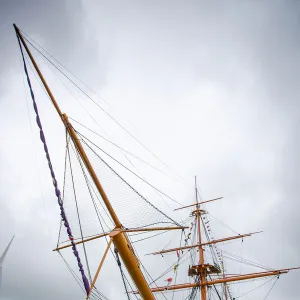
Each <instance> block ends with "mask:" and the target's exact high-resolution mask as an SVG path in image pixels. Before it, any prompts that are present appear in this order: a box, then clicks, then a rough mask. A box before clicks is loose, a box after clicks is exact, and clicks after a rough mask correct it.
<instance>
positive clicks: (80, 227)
mask: <svg viewBox="0 0 300 300" xmlns="http://www.w3.org/2000/svg"><path fill="white" fill-rule="evenodd" d="M67 152H68V158H69V166H70V171H71V179H72V188H73V193H74V200H75V205H76V212H77V218H78V224H79V229H80V235H81V241H82V242H83V231H82V225H81V219H80V214H79V207H78V201H77V194H76V189H75V183H74V176H73V168H72V163H71V157H70V150H69V145H67ZM82 246H83V251H84V256H85V262H86V266H87V269H88V273H89V278H90V282H92V277H91V271H90V266H89V262H88V259H87V254H86V248H85V243H84V242H83V243H82Z"/></svg>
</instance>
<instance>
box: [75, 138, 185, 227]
mask: <svg viewBox="0 0 300 300" xmlns="http://www.w3.org/2000/svg"><path fill="white" fill-rule="evenodd" d="M79 135H80V134H79ZM81 136H82V135H81ZM87 140H88V139H87ZM82 142H83V143H84V144H85V145H86V146H87V147H88V148H89V149H90V150H91V151H92V152H93V153H94V154H95V155H96V156H97V157H98V158H99V159H100V160H101V161H102V162H103V163H104V164H105V165H106V166H107V167H108V168H109V169H110V170H111V171H112V172H113V173H114V174H115V175H117V176H118V177H119V178H120V179H121V180H122V181H123V182H124V183H126V184H127V185H128V186H129V187H130V188H131V189H132V190H133V191H134V192H135V193H136V194H137V195H139V196H140V197H141V198H142V199H143V200H144V201H145V202H146V203H148V204H149V205H150V206H152V207H153V208H154V209H156V210H157V211H158V212H160V213H161V214H162V215H164V216H165V217H166V218H167V219H169V220H171V221H172V222H173V223H174V224H176V225H177V226H179V227H180V224H178V222H176V221H174V220H173V219H171V218H170V217H169V216H167V215H166V214H165V213H163V212H162V211H161V210H159V209H158V208H157V207H155V206H154V205H153V204H152V203H151V202H149V201H148V200H147V199H146V198H145V197H144V196H143V195H141V194H140V193H139V192H138V191H137V190H136V189H134V188H133V187H132V186H131V185H130V184H129V183H128V182H127V181H126V180H125V179H124V178H123V177H121V176H120V175H119V174H118V173H117V172H116V171H115V170H114V169H113V168H112V167H111V166H110V165H109V164H108V163H107V162H106V161H104V160H103V159H102V158H101V157H100V156H99V154H98V153H97V152H95V150H94V149H92V148H91V147H90V146H89V145H88V144H87V143H86V142H85V141H84V140H82ZM91 143H92V142H91ZM92 144H93V145H95V144H94V143H92ZM95 147H97V148H99V147H98V146H97V145H95ZM99 149H100V150H101V151H102V152H104V153H105V154H107V155H108V156H109V157H111V158H112V159H113V160H114V161H116V162H117V163H118V164H120V165H121V166H123V167H124V168H125V169H127V170H128V171H129V172H131V173H132V174H134V175H135V176H137V177H139V176H138V175H137V174H135V173H134V172H133V171H131V170H130V169H128V168H127V167H126V166H124V165H123V164H122V163H120V162H119V161H118V160H116V159H115V158H113V157H112V156H111V155H109V154H108V153H106V152H105V151H103V150H102V149H101V148H99ZM139 178H140V179H141V180H142V181H144V182H145V183H147V184H148V185H149V186H151V187H152V188H155V187H154V186H153V185H151V184H150V183H148V182H147V181H145V180H143V179H142V178H141V177H139ZM155 189H156V190H157V191H159V192H160V193H162V194H163V195H165V196H167V195H166V194H165V193H163V192H162V191H160V190H158V189H157V188H155ZM167 197H168V198H170V197H169V196H167ZM170 199H172V198H170ZM172 200H173V201H175V202H176V200H174V199H172Z"/></svg>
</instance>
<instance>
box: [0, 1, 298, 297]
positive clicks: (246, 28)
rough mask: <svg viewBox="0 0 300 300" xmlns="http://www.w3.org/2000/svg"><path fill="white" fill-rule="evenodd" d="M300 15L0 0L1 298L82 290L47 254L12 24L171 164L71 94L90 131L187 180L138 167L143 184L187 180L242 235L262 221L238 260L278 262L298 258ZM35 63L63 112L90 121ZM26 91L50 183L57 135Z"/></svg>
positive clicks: (273, 10)
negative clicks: (43, 139)
mask: <svg viewBox="0 0 300 300" xmlns="http://www.w3.org/2000/svg"><path fill="white" fill-rule="evenodd" d="M299 16H300V2H299V1H296V0H285V1H276V0H272V1H267V0H265V1H263V0H240V1H233V0H232V1H231V0H230V1H109V2H108V1H91V0H87V1H79V0H72V1H71V0H69V1H66V0H63V1H56V0H55V1H36V0H27V1H21V0H19V1H17V0H12V1H6V0H2V1H1V2H0V38H1V57H0V74H1V76H0V125H1V131H0V138H1V147H0V168H1V173H0V224H1V226H0V252H1V251H3V250H4V249H5V247H6V245H7V244H8V242H9V240H10V238H11V236H12V235H14V234H15V235H16V237H15V240H14V242H13V244H12V247H11V250H10V251H9V253H8V255H7V257H6V260H5V262H4V266H3V287H2V297H3V299H7V300H15V299H20V298H22V299H25V300H26V299H32V298H34V299H45V300H47V299H54V298H55V299H66V298H72V299H83V297H82V294H80V290H78V287H77V286H76V284H75V283H74V282H73V279H72V277H71V276H70V274H69V273H68V271H67V269H66V267H65V266H64V264H63V262H62V261H61V259H60V258H59V257H58V255H56V254H55V253H53V252H52V249H53V248H54V247H55V245H56V238H57V230H58V225H59V211H58V207H57V202H56V199H55V195H54V192H53V187H52V183H51V178H50V176H49V171H48V170H47V165H46V161H45V158H44V153H43V152H42V150H43V149H42V147H41V145H40V142H39V138H38V131H37V128H36V125H35V123H34V115H33V110H32V108H31V106H30V105H31V104H30V99H29V94H28V90H27V87H25V86H24V81H23V80H24V77H23V73H24V72H23V69H22V68H21V64H20V53H19V52H20V51H19V49H18V45H17V40H16V37H15V33H14V30H13V27H12V24H13V23H16V24H17V25H18V26H19V27H20V28H21V29H22V30H24V31H25V32H26V33H27V34H28V35H29V36H30V37H31V38H33V39H34V40H35V41H36V42H38V43H39V44H40V45H42V46H43V47H44V48H45V49H47V51H49V52H50V53H51V54H52V55H53V56H54V57H55V58H56V59H58V60H59V61H60V62H62V63H63V64H64V66H66V67H67V68H68V69H69V70H71V71H72V73H73V74H75V75H76V76H78V77H79V78H80V79H81V80H82V81H83V82H85V83H87V84H88V85H89V86H90V87H91V88H92V90H94V91H96V92H97V94H99V95H101V99H98V100H99V101H100V102H99V103H101V105H103V107H105V108H106V109H107V110H108V111H109V112H111V113H112V114H113V115H114V116H115V117H116V118H117V119H118V120H120V122H121V123H122V124H125V126H126V128H129V130H130V132H133V133H134V135H135V136H137V137H139V139H140V140H141V141H142V142H143V143H144V144H145V145H147V147H149V148H150V149H151V151H152V152H153V153H155V154H156V155H157V156H158V157H159V158H161V159H162V160H163V161H164V162H165V163H166V164H167V165H168V166H169V168H167V167H165V166H163V165H162V164H161V163H159V161H158V160H157V159H155V158H154V157H153V156H151V154H149V152H147V151H146V150H145V149H143V148H142V147H141V146H140V145H138V144H137V143H136V142H134V141H132V139H131V140H130V137H128V135H126V133H125V132H124V131H122V130H120V128H118V127H117V126H116V125H115V124H114V123H113V122H111V120H110V119H109V117H107V116H106V115H104V114H103V113H102V112H101V111H100V110H96V109H95V108H93V106H92V105H91V104H89V103H87V101H86V102H81V103H83V104H84V105H85V106H86V107H87V108H88V110H89V111H90V112H92V114H93V116H94V117H95V118H96V119H97V122H98V123H99V124H98V125H97V126H98V127H97V128H98V130H99V131H100V132H102V133H103V132H104V133H106V134H109V136H110V137H112V140H114V141H116V142H118V143H119V144H121V145H125V146H126V147H127V148H128V149H129V150H130V151H132V152H134V153H137V154H138V155H140V156H142V157H143V158H145V159H146V160H148V161H150V162H151V163H153V164H155V165H156V166H158V167H159V168H164V170H166V171H168V172H169V173H171V174H172V175H173V176H175V177H176V178H177V179H178V178H179V176H178V175H177V174H180V175H181V176H182V177H183V178H184V179H185V184H181V183H178V180H177V181H174V180H173V181H172V180H169V179H168V178H165V177H161V176H156V175H155V174H154V173H153V172H152V171H149V170H148V171H147V170H146V169H145V170H144V169H142V170H143V174H144V175H145V176H146V177H147V179H149V181H150V182H152V183H153V184H155V185H157V186H158V187H159V188H161V189H162V190H164V191H167V193H168V194H170V195H172V197H174V198H175V199H176V200H178V201H179V202H180V203H182V204H185V205H188V204H189V203H191V201H192V199H191V197H192V192H193V190H192V189H193V180H194V179H193V177H194V176H195V175H197V181H198V186H199V188H200V191H201V196H202V197H203V199H211V198H214V197H219V196H224V200H222V201H220V202H218V204H216V203H215V204H212V206H211V207H210V209H211V212H212V214H213V215H214V216H217V217H218V219H220V220H222V222H224V223H226V224H228V225H229V226H230V227H231V228H234V229H235V230H237V231H238V232H240V233H244V232H251V231H257V230H263V233H261V234H259V235H257V236H255V237H253V238H251V239H247V240H246V241H245V246H244V247H245V248H244V255H245V256H247V257H249V258H251V259H253V260H255V261H259V262H261V263H262V264H264V265H267V266H270V267H273V268H286V267H297V266H300V258H299V254H298V253H299V252H300V243H299V241H298V238H299V236H300V229H299V221H298V214H299V212H300V204H299V201H298V195H299V193H300V190H299V189H300V187H299V186H300V184H299V183H300V182H299V179H298V178H299V169H300V168H299V167H300V162H299V158H298V153H299V150H300V149H299V148H300V142H299V137H298V135H299V134H298V126H299V120H300V112H299V106H300V104H299V101H298V100H297V98H298V95H299V94H300V93H299V92H300V85H299V83H298V78H300V76H299V75H300V74H299V72H300V71H299V70H300V68H299V66H300V57H299V54H298V49H299V46H300V36H299V34H298V33H299V31H300V17H299ZM39 61H40V62H41V67H44V69H43V71H45V75H49V77H47V78H49V85H50V86H51V88H53V92H54V94H55V95H56V97H57V100H58V101H59V103H60V104H61V106H62V110H63V111H66V112H67V113H68V114H69V115H70V116H73V117H74V119H77V120H80V121H82V122H90V120H89V119H90V118H89V116H88V115H87V114H86V113H85V112H82V110H80V107H79V105H78V103H77V102H76V101H75V100H74V99H73V98H72V97H71V96H70V95H68V94H66V93H65V92H64V91H63V88H62V87H61V86H59V85H58V84H56V82H57V79H56V81H55V77H53V76H52V75H51V74H50V71H49V70H47V69H46V66H45V65H43V63H42V60H41V58H39V60H38V62H39ZM51 76H52V77H51ZM33 81H34V79H33ZM34 87H36V90H37V91H36V96H37V101H38V104H39V108H40V112H41V116H42V121H43V124H44V128H45V132H46V136H47V138H48V144H49V149H50V151H51V157H52V160H53V162H54V166H55V169H56V173H57V177H58V179H59V182H61V179H62V178H63V162H64V144H63V143H64V132H63V130H62V125H61V124H60V122H59V119H58V117H57V116H56V114H55V111H54V109H53V107H52V106H51V104H50V103H49V101H48V100H47V98H46V97H45V96H44V95H43V92H42V91H41V90H38V88H39V86H38V85H37V84H36V82H35V83H34ZM67 95H68V96H67ZM103 99H104V100H105V101H106V102H107V103H106V102H104V100H103ZM82 101H83V100H82ZM94 125H95V124H94ZM91 126H92V125H91ZM51 149H52V150H51ZM141 168H142V167H141ZM171 169H172V171H171ZM173 170H175V171H173ZM137 184H138V183H137ZM141 188H142V187H141ZM144 191H145V193H146V194H147V196H148V198H149V197H150V198H151V197H153V201H154V203H155V204H156V205H158V206H159V207H160V205H161V206H162V207H164V209H165V208H166V207H165V206H164V204H163V203H160V200H159V199H158V198H157V197H156V196H155V195H154V194H153V193H152V192H150V191H149V190H146V189H145V190H144ZM166 201H169V202H168V205H170V206H171V207H172V208H176V207H177V206H176V204H175V203H174V202H172V201H170V200H166ZM179 218H181V216H180V217H179ZM182 218H183V217H182ZM155 250H156V249H155ZM110 263H111V262H110ZM108 266H109V264H108ZM118 275H119V274H118ZM114 276H115V275H114V272H113V271H109V270H108V275H107V278H106V279H104V280H106V281H105V282H107V284H106V285H107V286H105V287H104V289H105V291H106V293H107V296H111V297H112V298H113V299H116V298H120V297H121V296H120V295H123V294H122V293H121V292H120V291H115V290H114V289H113V288H112V287H111V286H109V281H110V280H111V279H112V278H114ZM108 279H109V280H108ZM299 279H300V272H299V271H294V272H291V273H289V274H288V275H286V276H281V277H280V280H279V282H278V283H277V284H276V286H275V288H274V290H273V291H272V293H271V294H270V299H274V300H279V299H283V298H284V299H286V300H295V299H298V297H297V296H298V291H297V289H296V288H295V286H296V284H297V283H298V282H299ZM120 293H121V294H120ZM250 295H251V294H250ZM250 295H249V296H248V298H245V299H251V296H250ZM260 297H261V299H263V295H262V296H260ZM121 298H122V297H121ZM121 298H120V299H121ZM241 299H242V298H241ZM256 299H257V298H256Z"/></svg>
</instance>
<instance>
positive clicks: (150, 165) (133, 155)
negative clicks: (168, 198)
mask: <svg viewBox="0 0 300 300" xmlns="http://www.w3.org/2000/svg"><path fill="white" fill-rule="evenodd" d="M69 119H71V120H72V121H74V122H76V123H77V124H79V125H80V126H82V127H84V128H85V129H87V130H89V131H90V132H92V133H94V134H95V135H97V136H99V137H100V138H102V139H104V140H105V141H106V142H108V143H110V144H112V145H113V146H115V147H117V148H119V149H120V150H122V151H124V152H126V153H127V154H129V155H131V156H132V157H134V158H136V159H137V160H139V161H141V162H142V163H144V164H146V165H147V166H149V167H151V168H153V169H155V170H156V171H158V172H160V173H162V174H164V175H165V176H168V177H169V178H171V179H173V180H176V181H178V182H180V181H179V180H178V179H176V178H175V177H173V176H170V175H169V174H167V173H165V172H164V171H162V170H160V169H158V168H156V167H155V166H153V165H152V164H150V163H148V162H147V161H145V160H143V159H142V158H140V157H138V156H136V155H135V154H133V153H131V152H129V151H127V150H126V149H124V148H122V147H121V146H119V145H118V144H116V143H114V142H112V141H110V140H109V139H107V138H105V137H104V136H102V135H101V134H99V133H97V132H96V131H94V130H92V129H90V128H89V127H87V126H85V125H83V124H82V123H80V122H79V121H77V120H75V119H73V118H72V117H69Z"/></svg>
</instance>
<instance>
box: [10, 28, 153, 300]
mask: <svg viewBox="0 0 300 300" xmlns="http://www.w3.org/2000/svg"><path fill="white" fill-rule="evenodd" d="M14 28H15V31H16V34H17V36H18V38H19V39H20V41H21V42H22V44H23V46H24V48H25V50H26V52H27V54H28V56H29V58H30V60H31V62H32V64H33V66H34V68H35V70H36V71H37V73H38V75H39V78H40V79H41V81H42V83H43V85H44V87H45V89H46V91H47V93H48V95H49V97H50V99H51V101H52V103H53V105H54V107H55V109H56V111H57V113H58V115H59V117H60V118H61V120H62V122H63V124H64V126H65V128H66V130H67V132H68V133H69V135H70V137H71V139H72V141H73V143H74V145H75V147H76V149H77V151H78V153H79V155H80V157H81V159H82V161H83V162H84V164H85V166H86V168H87V170H88V172H89V174H90V176H91V178H92V180H93V182H94V184H95V186H96V188H97V190H98V192H99V193H100V195H101V197H102V199H103V202H104V204H105V206H106V208H107V210H108V212H109V214H110V216H111V218H112V220H113V221H114V223H115V226H116V229H120V231H119V232H118V234H116V235H115V236H114V239H113V242H114V245H115V247H116V248H117V250H118V252H119V254H120V256H121V258H122V260H123V262H124V265H125V266H126V268H127V271H128V273H129V274H130V276H131V278H132V280H133V281H134V283H135V285H136V287H137V289H138V290H139V293H140V294H141V296H142V297H143V299H146V300H154V299H155V298H154V296H153V294H152V291H151V289H150V287H149V285H148V283H147V281H146V279H145V277H144V275H143V273H142V271H141V269H140V262H139V260H138V258H137V256H136V255H135V253H134V250H133V247H132V245H131V243H130V241H129V239H128V236H127V234H126V233H125V232H123V231H122V228H123V226H122V224H121V222H120V220H119V218H118V216H117V215H116V213H115V211H114V209H113V207H112V205H111V203H110V201H109V199H108V197H107V195H106V193H105V191H104V189H103V187H102V185H101V183H100V181H99V179H98V177H97V174H96V172H95V170H94V168H93V166H92V164H91V162H90V160H89V158H88V156H87V155H86V153H85V151H84V148H83V146H82V144H81V142H80V140H79V139H78V137H77V134H76V132H75V130H74V129H73V126H72V124H71V123H70V122H69V120H68V117H67V115H66V114H63V113H62V112H61V110H60V108H59V106H58V104H57V102H56V100H55V98H54V96H53V94H52V92H51V90H50V88H49V86H48V84H47V82H46V80H45V78H44V77H43V75H42V73H41V71H40V69H39V67H38V65H37V63H36V62H35V60H34V58H33V56H32V54H31V52H30V50H29V48H28V46H27V44H26V42H25V40H24V38H23V36H22V34H21V32H20V30H19V28H18V27H17V26H16V25H15V24H14Z"/></svg>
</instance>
